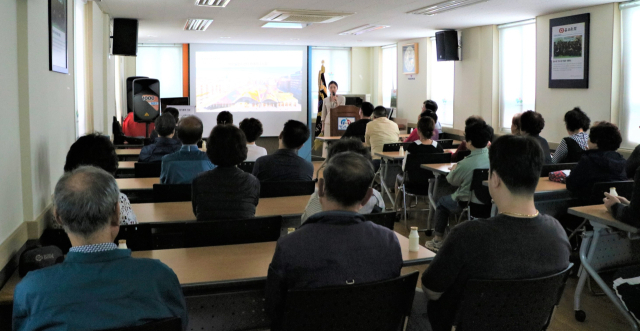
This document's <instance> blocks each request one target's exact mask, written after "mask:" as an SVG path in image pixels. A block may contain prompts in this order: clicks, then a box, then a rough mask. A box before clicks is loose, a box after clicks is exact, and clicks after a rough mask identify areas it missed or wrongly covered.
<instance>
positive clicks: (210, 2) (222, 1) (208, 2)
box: [196, 0, 231, 7]
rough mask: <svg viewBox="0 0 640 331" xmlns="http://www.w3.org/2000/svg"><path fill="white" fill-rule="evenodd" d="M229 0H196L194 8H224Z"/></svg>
mask: <svg viewBox="0 0 640 331" xmlns="http://www.w3.org/2000/svg"><path fill="white" fill-rule="evenodd" d="M229 1H231V0H196V6H205V7H226V6H227V4H228V3H229Z"/></svg>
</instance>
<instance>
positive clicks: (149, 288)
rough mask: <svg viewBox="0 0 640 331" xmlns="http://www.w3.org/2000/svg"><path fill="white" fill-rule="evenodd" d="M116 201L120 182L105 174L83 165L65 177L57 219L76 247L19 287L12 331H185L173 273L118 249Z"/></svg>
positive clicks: (183, 308)
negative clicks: (163, 323) (167, 328)
mask: <svg viewBox="0 0 640 331" xmlns="http://www.w3.org/2000/svg"><path fill="white" fill-rule="evenodd" d="M119 201H120V191H119V189H118V184H117V183H116V181H115V179H114V178H113V176H112V175H111V174H109V173H107V172H106V171H104V170H102V169H99V168H96V167H92V166H83V167H79V168H77V169H75V170H73V171H70V172H67V173H65V174H64V175H63V176H62V178H60V180H59V181H58V183H57V184H56V187H55V192H54V198H53V204H54V216H55V219H56V221H57V222H58V223H60V224H61V225H62V226H63V228H64V230H65V231H66V232H67V235H68V236H69V239H70V241H71V245H72V246H73V247H72V248H71V249H70V250H69V253H68V254H67V256H66V258H65V259H64V262H63V263H60V264H56V265H54V266H51V267H47V268H44V269H40V270H35V271H30V272H29V273H28V274H27V275H26V276H25V277H24V278H23V279H22V281H21V282H20V283H18V285H17V286H16V289H15V292H14V300H13V330H16V331H21V330H25V331H26V330H53V329H64V330H95V329H101V330H102V329H104V330H107V329H116V328H122V327H132V326H137V325H142V324H146V323H148V322H151V321H154V320H161V319H166V318H172V317H179V318H181V319H182V329H183V330H186V329H187V325H188V322H189V321H188V319H187V307H186V304H185V300H184V297H183V295H182V288H181V287H180V282H179V281H178V277H177V276H176V274H175V273H174V272H173V271H172V270H171V269H170V268H169V267H167V266H166V265H165V264H163V263H162V262H160V261H158V260H153V259H137V258H132V257H131V251H130V250H128V249H117V248H118V246H117V245H116V244H114V243H113V241H114V240H115V238H116V236H117V235H118V231H119V230H120V222H119V220H120V203H119ZM54 284H55V285H54Z"/></svg>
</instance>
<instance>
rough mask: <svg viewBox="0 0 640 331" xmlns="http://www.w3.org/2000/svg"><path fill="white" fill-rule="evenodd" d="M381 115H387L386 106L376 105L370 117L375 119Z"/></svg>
mask: <svg viewBox="0 0 640 331" xmlns="http://www.w3.org/2000/svg"><path fill="white" fill-rule="evenodd" d="M382 117H387V108H384V107H383V106H378V107H376V108H375V109H374V110H373V115H372V118H373V119H376V118H382Z"/></svg>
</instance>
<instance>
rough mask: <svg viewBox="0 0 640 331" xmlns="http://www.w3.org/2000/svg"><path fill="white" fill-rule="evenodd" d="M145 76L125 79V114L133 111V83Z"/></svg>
mask: <svg viewBox="0 0 640 331" xmlns="http://www.w3.org/2000/svg"><path fill="white" fill-rule="evenodd" d="M140 78H149V77H147V76H131V77H128V78H127V114H129V113H130V112H132V111H133V81H134V80H136V79H140Z"/></svg>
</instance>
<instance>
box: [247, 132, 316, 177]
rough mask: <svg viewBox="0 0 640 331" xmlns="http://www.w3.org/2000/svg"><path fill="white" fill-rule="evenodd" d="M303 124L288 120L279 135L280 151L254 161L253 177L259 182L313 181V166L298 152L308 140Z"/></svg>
mask: <svg viewBox="0 0 640 331" xmlns="http://www.w3.org/2000/svg"><path fill="white" fill-rule="evenodd" d="M309 134H310V133H309V128H308V127H307V126H306V125H304V123H302V122H299V121H295V120H289V121H287V123H285V124H284V129H282V132H281V133H280V137H279V138H280V142H279V144H280V149H278V151H276V152H275V153H273V154H272V155H267V156H262V157H259V158H258V159H257V160H256V164H255V166H254V167H253V175H254V176H256V177H257V178H258V179H259V180H260V181H261V182H276V181H309V180H312V179H313V164H312V163H311V162H309V161H307V160H305V159H303V158H301V157H300V156H298V150H299V149H300V148H302V145H304V143H305V142H306V141H307V139H309Z"/></svg>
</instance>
